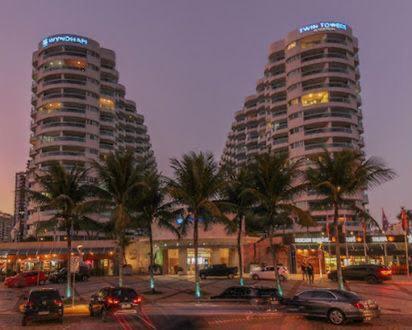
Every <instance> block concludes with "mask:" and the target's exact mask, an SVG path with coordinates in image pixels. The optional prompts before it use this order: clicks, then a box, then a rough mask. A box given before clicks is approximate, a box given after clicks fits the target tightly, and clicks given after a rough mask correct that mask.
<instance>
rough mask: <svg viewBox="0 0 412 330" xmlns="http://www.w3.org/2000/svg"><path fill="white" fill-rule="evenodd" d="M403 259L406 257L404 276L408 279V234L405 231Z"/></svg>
mask: <svg viewBox="0 0 412 330" xmlns="http://www.w3.org/2000/svg"><path fill="white" fill-rule="evenodd" d="M405 257H406V276H408V277H409V251H408V232H407V231H406V230H405Z"/></svg>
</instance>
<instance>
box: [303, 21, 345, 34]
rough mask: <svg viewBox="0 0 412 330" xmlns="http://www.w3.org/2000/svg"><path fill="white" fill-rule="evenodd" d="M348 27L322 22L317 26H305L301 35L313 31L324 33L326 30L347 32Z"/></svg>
mask: <svg viewBox="0 0 412 330" xmlns="http://www.w3.org/2000/svg"><path fill="white" fill-rule="evenodd" d="M347 29H348V26H347V25H346V24H343V23H338V22H320V23H316V24H310V25H306V26H303V27H301V28H300V29H299V32H300V33H304V32H312V31H324V30H332V31H333V30H343V31H346V30H347Z"/></svg>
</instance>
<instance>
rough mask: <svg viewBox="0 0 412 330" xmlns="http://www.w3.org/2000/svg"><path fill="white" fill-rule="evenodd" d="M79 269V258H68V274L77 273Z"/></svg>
mask: <svg viewBox="0 0 412 330" xmlns="http://www.w3.org/2000/svg"><path fill="white" fill-rule="evenodd" d="M79 268H80V257H79V256H71V257H70V273H78V272H79Z"/></svg>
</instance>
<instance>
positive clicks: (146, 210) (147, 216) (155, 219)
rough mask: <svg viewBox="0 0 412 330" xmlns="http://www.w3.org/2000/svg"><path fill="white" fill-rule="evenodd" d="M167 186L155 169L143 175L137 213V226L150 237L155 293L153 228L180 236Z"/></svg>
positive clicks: (151, 271) (153, 289)
mask: <svg viewBox="0 0 412 330" xmlns="http://www.w3.org/2000/svg"><path fill="white" fill-rule="evenodd" d="M166 196H167V195H166V186H165V180H164V178H163V177H162V176H161V175H160V174H159V173H158V172H157V170H156V169H154V168H149V169H148V170H147V171H145V173H144V174H143V177H142V181H141V190H140V191H139V193H138V196H137V203H136V211H137V219H136V220H137V225H138V226H139V227H140V228H144V229H146V231H147V233H148V235H149V244H150V251H149V261H150V265H149V272H150V289H151V290H152V292H153V293H155V292H156V290H155V282H154V273H153V271H154V252H153V232H152V226H153V225H157V226H159V227H162V228H166V229H168V230H170V231H171V232H173V233H176V235H177V236H179V232H178V230H177V228H176V227H175V226H174V225H173V223H172V221H175V219H176V217H175V212H174V211H173V209H172V207H173V204H172V203H170V202H166Z"/></svg>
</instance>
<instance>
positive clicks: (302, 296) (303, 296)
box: [298, 291, 313, 300]
mask: <svg viewBox="0 0 412 330" xmlns="http://www.w3.org/2000/svg"><path fill="white" fill-rule="evenodd" d="M312 292H313V291H305V292H302V293H300V294H299V295H298V298H299V299H300V300H306V299H310V298H311V297H312Z"/></svg>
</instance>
